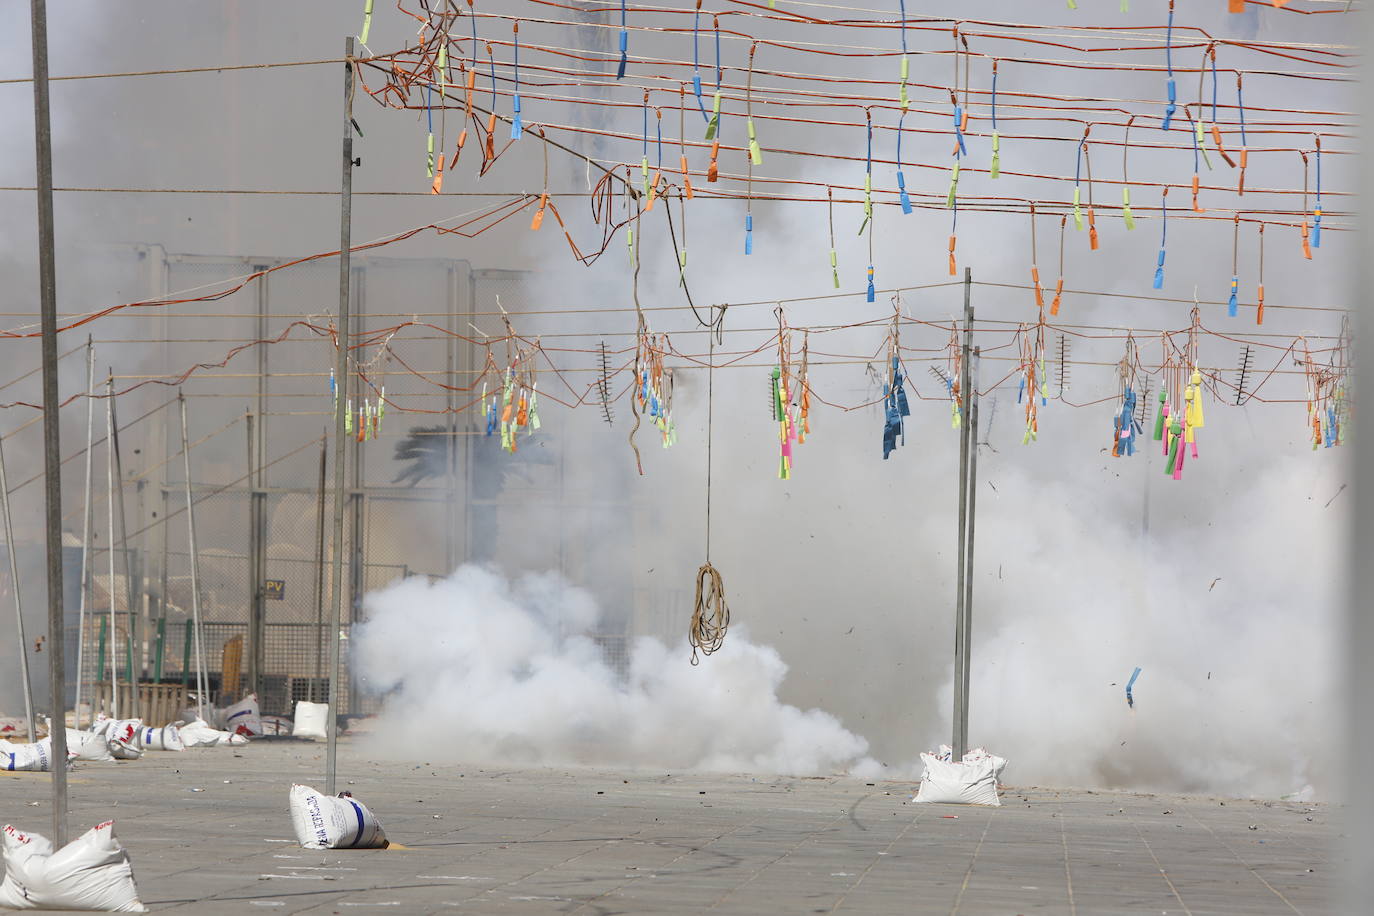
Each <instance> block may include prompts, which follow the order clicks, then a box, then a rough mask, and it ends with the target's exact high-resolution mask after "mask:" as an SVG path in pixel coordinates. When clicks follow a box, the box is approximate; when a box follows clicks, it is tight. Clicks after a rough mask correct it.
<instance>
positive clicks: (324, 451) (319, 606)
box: [310, 429, 329, 703]
mask: <svg viewBox="0 0 1374 916" xmlns="http://www.w3.org/2000/svg"><path fill="white" fill-rule="evenodd" d="M328 464H329V430H328V429H326V430H325V432H324V435H322V436H321V437H320V486H319V491H318V493H319V495H318V496H316V497H315V513H316V514H315V679H314V680H313V681H311V683H310V702H311V703H318V702H319V701H320V698H319V697H318V696H317V695H316V691H317V690H319V684H320V678H322V677H324V546H325V540H324V507H325V497H324V494H325V487H326V486H327V485H328V483H327V481H328V478H327V477H326V476H325V474H326V468H327V467H328Z"/></svg>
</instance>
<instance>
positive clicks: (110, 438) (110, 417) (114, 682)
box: [105, 367, 119, 719]
mask: <svg viewBox="0 0 1374 916" xmlns="http://www.w3.org/2000/svg"><path fill="white" fill-rule="evenodd" d="M105 471H106V481H107V487H106V491H105V495H106V503H105V509H106V513H105V514H106V517H107V519H108V522H109V524H108V526H107V533H108V534H109V535H110V539H109V540H108V541H106V542H105V549H106V553H108V554H109V560H110V563H109V567H110V587H109V588H108V589H106V591H108V592H109V595H110V718H112V719H118V718H119V618H118V616H117V614H118V610H117V608H116V604H115V592H116V589H115V508H114V499H115V476H114V475H115V460H114V369H113V367H111V369H110V374H109V375H107V376H106V377H105Z"/></svg>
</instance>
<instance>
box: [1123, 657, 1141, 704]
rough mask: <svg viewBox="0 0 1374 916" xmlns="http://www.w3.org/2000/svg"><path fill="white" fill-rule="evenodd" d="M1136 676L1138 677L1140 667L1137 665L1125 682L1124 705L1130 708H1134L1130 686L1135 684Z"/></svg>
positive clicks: (1133, 698)
mask: <svg viewBox="0 0 1374 916" xmlns="http://www.w3.org/2000/svg"><path fill="white" fill-rule="evenodd" d="M1138 677H1140V668H1139V667H1138V666H1137V667H1136V669H1135V670H1134V671H1132V672H1131V679H1130V680H1129V681H1127V682H1126V705H1127V706H1128V707H1130V708H1131V709H1135V697H1134V696H1132V695H1131V688H1132V687H1134V686H1135V679H1136V678H1138Z"/></svg>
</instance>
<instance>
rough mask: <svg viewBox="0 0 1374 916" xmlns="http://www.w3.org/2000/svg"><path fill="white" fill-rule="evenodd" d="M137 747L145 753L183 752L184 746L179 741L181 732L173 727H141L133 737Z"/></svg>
mask: <svg viewBox="0 0 1374 916" xmlns="http://www.w3.org/2000/svg"><path fill="white" fill-rule="evenodd" d="M135 738H136V739H137V740H138V746H139V747H141V748H143V749H144V750H145V751H184V750H186V745H185V744H184V743H183V742H182V740H181V731H180V730H179V729H178V728H177V727H176V726H175V725H164V726H163V727H162V728H149V727H148V726H146V725H145V726H143V727H142V728H140V729H139V730H138V733H137V734H136V735H135Z"/></svg>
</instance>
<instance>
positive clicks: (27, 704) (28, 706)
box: [0, 444, 56, 741]
mask: <svg viewBox="0 0 1374 916" xmlns="http://www.w3.org/2000/svg"><path fill="white" fill-rule="evenodd" d="M0 504H2V505H3V507H4V513H5V552H6V553H8V554H9V555H10V591H12V592H13V593H14V621H15V628H16V630H17V631H18V635H19V676H20V677H22V678H23V679H24V717H25V718H26V719H27V720H28V723H29V740H30V741H37V740H38V723H37V721H36V720H35V719H34V717H33V681H32V680H30V679H29V640H28V637H27V636H25V635H24V600H23V598H22V597H20V594H19V552H18V551H17V550H16V549H15V546H14V524H13V522H12V519H11V517H10V485H9V480H8V478H7V477H6V476H5V449H4V445H3V444H0ZM53 721H54V722H55V721H56V719H55V718H54V720H53Z"/></svg>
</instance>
